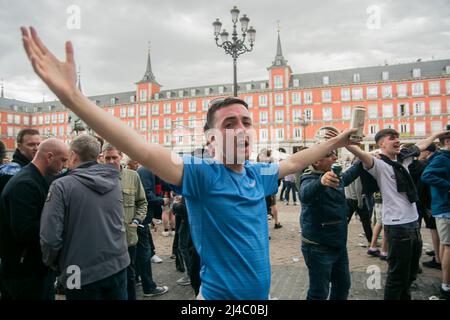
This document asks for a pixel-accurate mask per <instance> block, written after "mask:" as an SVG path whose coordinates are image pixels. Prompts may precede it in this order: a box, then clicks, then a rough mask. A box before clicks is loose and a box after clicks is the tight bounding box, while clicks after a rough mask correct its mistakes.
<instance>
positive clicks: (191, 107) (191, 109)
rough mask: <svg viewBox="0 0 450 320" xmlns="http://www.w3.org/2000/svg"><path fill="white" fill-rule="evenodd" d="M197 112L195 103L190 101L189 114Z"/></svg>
mask: <svg viewBox="0 0 450 320" xmlns="http://www.w3.org/2000/svg"><path fill="white" fill-rule="evenodd" d="M196 111H197V101H195V100H192V101H189V112H196Z"/></svg>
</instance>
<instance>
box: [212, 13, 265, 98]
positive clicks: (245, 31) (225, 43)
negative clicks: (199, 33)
mask: <svg viewBox="0 0 450 320" xmlns="http://www.w3.org/2000/svg"><path fill="white" fill-rule="evenodd" d="M238 18H239V9H238V8H237V7H236V6H234V7H233V9H231V21H232V22H233V33H232V34H231V41H230V40H228V36H229V33H228V32H227V31H226V30H225V29H223V30H222V32H221V31H220V30H221V28H222V22H220V21H219V18H217V19H216V21H214V22H213V26H214V38H215V40H216V44H217V46H218V47H220V48H223V49H224V50H225V53H226V54H229V55H231V57H232V58H233V76H234V82H233V85H234V86H233V87H234V88H233V94H234V96H235V97H237V58H238V57H239V56H240V55H241V54H243V53H245V52H250V51H252V50H253V43H254V42H255V36H256V30H255V29H253V27H250V28H248V23H249V21H250V19H249V18H248V17H247V15H245V14H244V15H243V16H242V17H241V18H240V19H238ZM238 20H239V22H240V23H241V31H242V39H240V38H238V31H237V29H236V24H237V22H238ZM247 35H248V42H249V45H250V48H249V47H247V46H246V45H245V38H246V37H247ZM219 36H220V41H221V43H219Z"/></svg>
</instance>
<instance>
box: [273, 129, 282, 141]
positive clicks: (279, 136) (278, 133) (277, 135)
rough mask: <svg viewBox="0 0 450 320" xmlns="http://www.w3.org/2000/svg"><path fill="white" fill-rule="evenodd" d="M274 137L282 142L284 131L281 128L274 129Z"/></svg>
mask: <svg viewBox="0 0 450 320" xmlns="http://www.w3.org/2000/svg"><path fill="white" fill-rule="evenodd" d="M275 135H276V139H277V141H282V140H284V129H283V128H277V129H275Z"/></svg>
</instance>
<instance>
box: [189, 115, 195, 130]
mask: <svg viewBox="0 0 450 320" xmlns="http://www.w3.org/2000/svg"><path fill="white" fill-rule="evenodd" d="M188 127H189V128H195V117H194V116H191V117H189V119H188Z"/></svg>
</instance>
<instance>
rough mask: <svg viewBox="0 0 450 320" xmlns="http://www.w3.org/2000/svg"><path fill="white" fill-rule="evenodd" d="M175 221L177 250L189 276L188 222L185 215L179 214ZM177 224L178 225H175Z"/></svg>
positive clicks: (189, 237) (189, 239)
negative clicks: (177, 227)
mask: <svg viewBox="0 0 450 320" xmlns="http://www.w3.org/2000/svg"><path fill="white" fill-rule="evenodd" d="M177 223H179V229H178V250H179V251H180V253H181V256H182V257H183V260H184V265H185V267H186V271H187V273H188V276H189V277H190V276H191V275H190V270H191V265H192V263H191V256H190V254H189V243H190V241H191V232H190V230H189V222H188V219H187V217H183V216H180V217H179V219H178V221H177ZM177 226H178V225H177Z"/></svg>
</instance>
